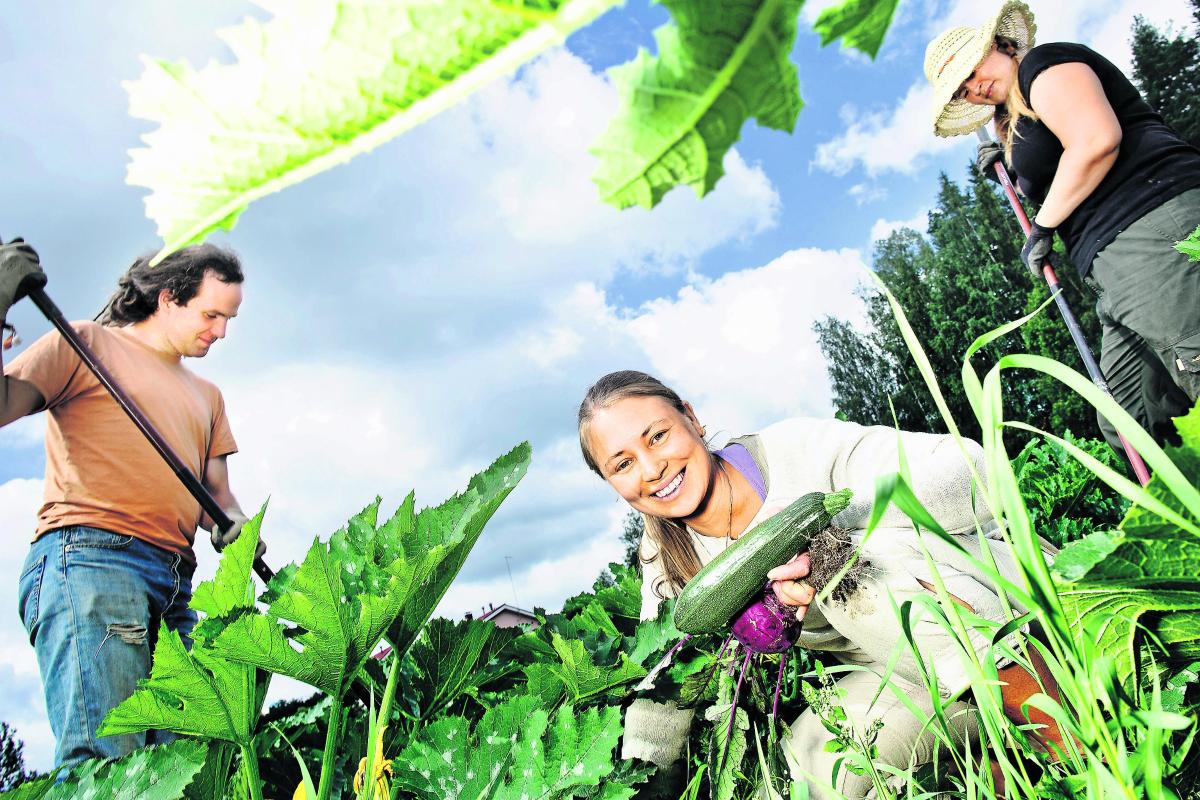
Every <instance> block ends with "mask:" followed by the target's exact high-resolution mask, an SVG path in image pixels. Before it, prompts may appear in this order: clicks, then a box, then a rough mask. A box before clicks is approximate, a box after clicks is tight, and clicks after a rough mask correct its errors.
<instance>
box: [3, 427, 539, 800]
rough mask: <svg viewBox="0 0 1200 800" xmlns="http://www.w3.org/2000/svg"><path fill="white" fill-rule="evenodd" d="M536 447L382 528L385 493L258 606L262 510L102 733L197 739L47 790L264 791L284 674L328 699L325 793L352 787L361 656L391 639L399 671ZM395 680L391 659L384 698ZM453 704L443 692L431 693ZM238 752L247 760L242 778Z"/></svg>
mask: <svg viewBox="0 0 1200 800" xmlns="http://www.w3.org/2000/svg"><path fill="white" fill-rule="evenodd" d="M529 455H530V449H529V445H528V444H522V445H520V446H518V447H517V448H515V449H514V450H512V451H511V452H509V453H508V454H506V455H504V456H501V457H500V458H499V459H498V460H497V461H496V462H495V463H493V464H492V465H491V466H490V467H489V468H488V469H486V470H485V471H484V472H482V473H480V474H479V475H476V476H475V477H474V478H472V479H471V481H470V483H469V485H468V486H467V489H466V491H464V492H463V493H462V494H459V495H455V496H454V497H451V498H450V499H449V500H447V501H446V502H444V503H442V504H441V505H440V506H436V507H431V508H426V509H424V510H422V511H421V512H420V513H416V512H415V511H414V501H413V496H412V495H409V497H408V498H407V499H406V500H405V502H404V503H402V504H401V506H400V508H399V509H398V510H397V511H396V513H395V514H394V515H393V516H392V518H391V519H389V520H388V521H386V522H384V523H383V524H379V523H378V519H377V512H378V508H379V501H378V500H376V501H375V502H374V503H373V504H371V505H370V506H368V507H367V508H366V509H365V510H364V511H362V512H360V513H359V514H357V515H355V516H354V517H353V518H352V519H351V520H350V522H349V524H348V525H347V526H346V527H345V528H343V529H342V530H340V531H338V532H337V533H335V534H334V535H333V536H332V537H331V538H330V539H329V541H328V542H322V541H320V540H316V541H314V543H313V546H312V548H311V549H310V550H309V552H308V556H307V557H306V558H305V559H304V561H303V563H302V564H300V565H299V566H297V565H294V564H291V565H288V566H287V567H285V568H284V569H282V570H280V571H279V573H278V574H277V575H276V576H275V577H274V578H273V579H272V580H271V581H270V583H269V584H268V585H267V587H266V590H265V591H264V592H263V594H262V595H261V597H259V598H258V602H256V600H255V596H254V588H253V587H254V584H253V583H252V580H251V565H252V562H253V559H254V553H255V549H256V547H257V544H258V537H259V530H260V527H261V524H262V519H263V515H264V513H265V507H264V509H263V510H262V511H260V512H259V513H258V515H257V516H256V517H255V518H254V519H253V520H251V521H250V522H249V523H247V525H246V526H245V527H244V528H243V531H242V535H241V536H239V537H238V539H237V540H236V541H235V542H234V543H233V544H231V545H230V546H229V547H228V548H226V550H225V553H224V555H223V556H222V559H221V563H220V566H219V567H218V569H217V573H216V576H215V577H214V578H213V580H212V581H208V582H205V583H203V584H201V585H200V586H199V587H198V588H197V589H196V592H195V593H194V596H193V599H192V603H191V605H192V608H193V609H195V610H196V611H197V612H199V613H200V614H202V615H203V617H202V620H201V622H200V623H199V624H198V625H197V626H196V629H195V632H194V634H193V639H194V641H193V646H192V648H191V649H190V650H189V649H188V648H186V647H185V646H184V644H183V642H182V641H181V639H180V637H179V636H178V635H177V634H175V633H173V632H170V631H167V630H166V629H165V628H164V629H162V630H161V631H160V634H159V638H158V643H157V646H156V648H155V652H154V662H153V666H152V668H151V673H150V677H149V678H147V679H145V680H144V681H142V683H141V686H140V688H139V689H138V691H137V692H135V693H134V695H133V696H132V697H130V698H129V699H128V700H126V701H125V702H124V703H122V704H121V705H119V706H117V707H116V708H115V709H113V710H112V711H111V712H110V713H109V715H108V716H107V717H106V718H105V720H104V721H103V722H102V723H101V725H100V728H99V731H98V733H99V734H100V735H107V734H111V733H123V732H128V731H141V730H151V729H154V730H166V731H171V732H173V733H176V734H179V735H181V736H184V737H187V738H185V739H183V740H182V741H180V742H178V743H177V744H174V745H170V746H168V747H165V748H156V749H151V750H146V751H142V752H139V753H135V754H133V755H132V756H130V757H128V758H126V759H122V760H120V761H117V762H114V763H111V764H109V763H90V764H89V765H87V766H85V767H83V768H80V769H77V770H74V771H73V772H72V775H71V778H70V780H69V781H67V782H64V783H62V784H60V785H59V786H57V787H54V788H53V789H51V791H50V794H48V795H46V796H48V797H130V798H133V797H138V798H149V797H155V798H176V797H182V796H184V792H185V790H187V796H188V797H194V798H210V797H211V798H224V797H227V796H236V797H250V798H255V800H261V798H262V797H263V792H262V781H261V779H260V773H259V769H258V752H259V748H260V744H261V742H260V741H259V737H260V736H261V735H262V734H263V728H262V725H261V724H260V720H259V712H260V709H261V707H262V702H263V698H264V695H265V692H266V687H267V681H268V680H269V678H270V676H271V675H272V674H274V673H279V674H284V675H290V676H292V677H295V678H297V679H299V680H303V681H306V682H308V683H310V684H312V685H313V686H315V687H316V688H318V689H320V690H321V691H322V692H323V693H324V694H325V695H326V697H327V703H326V709H325V710H326V722H325V726H326V730H325V739H324V743H323V748H322V759H321V764H322V769H321V771H320V773H319V775H320V789H319V797H320V798H322V800H324V798H328V797H330V796H332V793H333V787H334V785H335V783H345V780H344V779H345V776H344V775H340V774H338V770H337V766H338V762H337V759H336V755H337V753H338V749H339V743H340V742H341V740H342V738H343V736H342V732H343V728H342V724H343V721H344V718H345V716H346V715H345V713H344V707H345V700H346V696H347V694H348V692H349V690H350V688H351V687H352V685H353V684H354V682H355V681H357V680H360V679H366V680H369V679H368V678H365V677H364V672H363V668H364V665H365V663H366V661H367V660H368V658H369V657H370V655H371V653H372V652H373V651H374V650H375V649H376V647H377V646H378V644H379V642H380V640H381V639H382V638H383V637H384V636H385V635H387V637H388V639H389V642H390V643H391V645H392V648H393V653H394V656H393V659H392V662H393V665H395V667H398V665H399V664H400V663H401V661H402V660H403V659H404V658H405V657H406V656H407V654H408V653H409V651H410V649H411V648H412V647H413V645H414V643H415V642H416V640H417V638H418V636H419V635H420V633H421V631H422V629H423V628H424V627H425V624H426V622H428V619H429V616H430V614H431V613H432V612H433V609H434V607H435V606H436V605H437V603H438V602H439V601H440V600H441V598H442V596H443V595H444V594H445V592H446V589H447V588H448V587H449V585H450V583H451V581H453V579H454V577H455V575H457V573H458V571H459V569H460V568H461V566H462V564H463V561H464V560H465V559H466V557H467V554H468V553H469V552H470V550H471V548H472V547H473V546H474V544H475V542H476V540H478V538H479V536H480V534H481V533H482V531H483V526H484V524H485V523H486V522H487V521H488V520H489V519H490V518H491V516H492V514H494V513H495V511H496V509H497V508H499V506H500V504H501V502H503V500H504V499H505V498H506V497H507V496H508V494H509V493H510V492H511V491H512V490H513V489H514V488H515V487H516V484H517V483H518V482H519V481H520V480H521V478H522V477H523V476H524V475H525V472H526V470H527V469H528V465H529ZM259 602H261V603H262V604H264V605H265V606H266V609H265V611H264V610H262V609H260V608H259V606H258V603H259ZM437 631H440V629H439V628H435V632H437ZM484 638H485V639H486V637H484ZM465 648H466V649H465V651H464V652H465V653H473V654H474V656H475V657H476V658H478V657H479V656H480V654H481V653H482V652H484V649H483V647H482V643H480V646H479V647H478V648H476V644H475V640H470V641H468V642H467V643H466V645H465ZM418 663H421V662H418ZM398 675H399V673H398V669H397V668H394V669H393V671H392V674H391V675H390V676H389V680H388V684H389V688H390V690H391V691H390V692H389V691H388V690H385V691H384V692H383V699H384V707H387V706H388V705H389V704H390V701H391V697H392V694H394V688H395V685H396V682H397V678H398ZM444 701H445V697H443V696H440V695H434V696H432V697H431V698H430V701H429V702H430V703H431V704H435V703H437V702H444ZM230 747H232V748H234V749H236V751H237V756H238V770H237V774H236V775H235V776H234V777H233V778H232V779H231V778H230V776H229V774H228V771H229V767H230V756H231V754H232V750H230V749H229V748H230ZM168 775H169V776H170V780H167V779H166V777H167V776H168ZM156 776H157V777H156ZM197 776H198V777H199V778H200V780H199V781H193V778H196V777H197ZM47 786H49V784H47ZM113 787H118V788H113ZM293 788H294V787H293ZM135 789H136V790H135ZM22 791H27V792H28V791H32V789H30V788H29V787H23V789H22ZM118 792H120V793H118ZM125 792H132V793H125ZM6 796H7V795H6ZM21 796H25V795H21ZM29 796H32V797H40V796H42V795H40V794H32V795H29ZM288 796H290V790H289V794H288Z"/></svg>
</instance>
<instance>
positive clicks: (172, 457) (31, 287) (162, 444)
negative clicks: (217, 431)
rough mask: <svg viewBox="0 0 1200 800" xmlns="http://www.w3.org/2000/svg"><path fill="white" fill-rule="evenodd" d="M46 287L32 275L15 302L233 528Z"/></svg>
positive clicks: (260, 569) (266, 577)
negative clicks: (40, 320) (67, 348)
mask: <svg viewBox="0 0 1200 800" xmlns="http://www.w3.org/2000/svg"><path fill="white" fill-rule="evenodd" d="M45 285H46V277H45V275H38V276H31V277H30V278H27V279H26V280H25V281H24V282H23V283H22V284H21V285H20V286H19V287H18V289H17V295H16V297H17V299H20V298H22V297H25V296H28V297H29V299H30V300H32V301H33V304H34V305H35V306H37V307H38V309H39V310H40V311H41V312H42V313H43V314H44V315H45V316H46V319H48V320H50V324H51V325H53V326H54V327H55V328H57V329H58V332H59V333H61V334H62V335H63V338H64V339H66V340H67V344H69V345H71V349H72V350H74V351H75V352H76V353H77V354H78V355H79V358H80V359H81V360H82V361H83V363H84V364H86V365H87V368H88V369H90V370H91V371H92V374H94V375H95V376H96V380H98V381H100V385H101V386H103V387H104V388H105V389H107V390H108V393H109V394H110V395H112V398H113V399H114V400H116V401H117V405H119V406H120V407H121V409H122V410H123V411H124V412H125V413H126V414H127V415H128V416H129V418H130V419H131V420H133V424H134V425H136V426H137V428H138V430H139V431H141V432H142V434H143V435H144V436H145V437H146V439H147V440H148V441H149V442H150V444H151V445H153V447H154V449H155V450H157V451H158V454H159V455H160V456H162V458H163V460H164V461H166V462H167V466H169V467H170V468H171V470H172V471H173V472H174V473H175V477H177V478H179V481H180V482H181V483H182V484H183V485H184V487H185V488H186V489H187V490H188V492H189V493H190V494H191V495H192V497H194V498H196V502H198V503H200V507H201V508H202V509H204V512H205V513H206V514H208V516H209V518H210V519H211V520H212V521H213V523H214V524H216V526H217V527H218V528H220V529H221V530H222V531H227V530H229V529H230V528H231V527H233V520H231V519H230V518H229V515H228V514H226V513H225V510H224V509H223V508H221V505H220V504H219V503H218V502H217V499H216V498H215V497H213V496H212V494H211V493H210V492H209V491H208V489H206V488H204V484H202V483H200V481H199V479H198V478H196V476H195V475H193V474H192V472H191V470H189V469H188V468H187V465H186V464H184V463H183V461H182V460H181V459H180V458H179V456H178V455H177V454H176V453H175V451H174V450H172V449H171V445H169V444H167V442H166V440H165V439H163V437H162V435H161V434H160V433H159V432H158V431H157V430H156V429H155V427H154V425H153V423H151V422H150V420H149V419H147V417H146V415H145V414H144V413H143V412H142V410H141V409H140V408H138V405H137V403H135V402H134V401H133V398H131V397H130V396H129V395H127V394H125V392H124V391H123V390H122V389H121V387H120V386H118V385H117V383H116V381H115V380H113V376H112V373H110V372H109V371H108V369H107V368H106V367H105V366H104V365H103V364H101V363H100V360H99V359H97V358H96V354H95V353H93V352H92V349H91V348H90V347H88V346H87V343H86V342H84V341H83V340H82V339H80V338H79V334H78V333H76V332H75V329H74V328H72V327H71V326H70V325H69V324H67V320H66V319H65V318H64V317H63V314H62V312H61V311H59V309H58V306H56V305H55V304H54V301H53V300H51V299H50V298H49V297H48V296H47V295H46V292H45V291H44V287H45ZM254 571H255V572H256V573H257V574H258V577H260V578H262V580H263V582H264V583H266V582H268V581H270V580H271V578H273V577H275V572H274V571H273V570H272V569H271V568H270V567H268V566H267V565H266V562H264V561H263V560H262V558H255V559H254Z"/></svg>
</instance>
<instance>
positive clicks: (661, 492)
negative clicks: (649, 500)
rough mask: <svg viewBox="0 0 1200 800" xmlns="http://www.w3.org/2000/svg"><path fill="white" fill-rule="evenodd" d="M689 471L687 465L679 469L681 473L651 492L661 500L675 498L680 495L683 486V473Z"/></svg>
mask: <svg viewBox="0 0 1200 800" xmlns="http://www.w3.org/2000/svg"><path fill="white" fill-rule="evenodd" d="M685 472H687V467H684V468H683V469H681V470H679V474H678V475H676V476H675V477H674V478H672V479H671V480H670V481H668V482H667V483H666V485H664V486H663V487H662V488H660V489H658V490H656V491H653V492H651V494H652V495H654V496H655V497H657V498H658V499H659V500H674V499H675V498H676V497H677V496H678V495H679V489H680V488H681V487H682V486H683V473H685Z"/></svg>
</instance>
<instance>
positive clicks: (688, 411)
mask: <svg viewBox="0 0 1200 800" xmlns="http://www.w3.org/2000/svg"><path fill="white" fill-rule="evenodd" d="M683 416H684V419H686V420H687V421H688V422H690V423H692V425H694V426H695V428H696V431H697V432H698V433H699V434H700V437H701V438H704V426H703V425H701V424H700V420H699V419H697V418H696V409H694V408H692V404H691V403H689V402H688V401H687V400H684V401H683Z"/></svg>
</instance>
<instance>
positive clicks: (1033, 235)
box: [1021, 222, 1054, 278]
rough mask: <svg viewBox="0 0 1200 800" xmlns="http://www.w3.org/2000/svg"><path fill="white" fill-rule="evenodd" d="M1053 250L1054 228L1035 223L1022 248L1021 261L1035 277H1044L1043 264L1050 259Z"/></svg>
mask: <svg viewBox="0 0 1200 800" xmlns="http://www.w3.org/2000/svg"><path fill="white" fill-rule="evenodd" d="M1053 250H1054V228H1047V227H1046V226H1045V225H1039V224H1037V223H1036V222H1035V223H1033V225H1032V226H1031V227H1030V228H1029V238H1027V239H1026V240H1025V246H1024V247H1022V248H1021V260H1022V261H1024V262H1025V266H1027V267H1029V271H1030V272H1032V273H1033V277H1035V278H1040V277H1042V264H1043V263H1044V262H1045V261H1046V259H1047V258H1049V257H1050V253H1051V251H1053Z"/></svg>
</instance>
